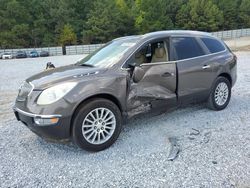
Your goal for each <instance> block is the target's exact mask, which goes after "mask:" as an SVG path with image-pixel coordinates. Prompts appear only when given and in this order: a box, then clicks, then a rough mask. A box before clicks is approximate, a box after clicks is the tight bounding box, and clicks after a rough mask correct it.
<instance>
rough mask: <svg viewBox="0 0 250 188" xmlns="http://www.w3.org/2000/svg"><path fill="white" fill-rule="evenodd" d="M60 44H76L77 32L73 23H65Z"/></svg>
mask: <svg viewBox="0 0 250 188" xmlns="http://www.w3.org/2000/svg"><path fill="white" fill-rule="evenodd" d="M59 44H61V45H62V46H66V45H72V44H76V34H75V32H74V30H73V28H72V26H71V25H69V24H66V25H64V27H63V29H62V31H61V34H60V37H59Z"/></svg>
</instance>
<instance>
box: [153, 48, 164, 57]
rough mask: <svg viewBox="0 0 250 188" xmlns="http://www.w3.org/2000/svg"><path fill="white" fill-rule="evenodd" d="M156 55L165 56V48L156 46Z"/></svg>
mask: <svg viewBox="0 0 250 188" xmlns="http://www.w3.org/2000/svg"><path fill="white" fill-rule="evenodd" d="M155 56H156V57H157V58H163V57H164V56H165V50H164V48H156V49H155Z"/></svg>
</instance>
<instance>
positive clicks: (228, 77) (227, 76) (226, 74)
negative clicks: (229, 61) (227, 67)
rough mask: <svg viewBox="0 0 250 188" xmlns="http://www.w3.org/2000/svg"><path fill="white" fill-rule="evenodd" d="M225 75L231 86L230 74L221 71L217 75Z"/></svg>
mask: <svg viewBox="0 0 250 188" xmlns="http://www.w3.org/2000/svg"><path fill="white" fill-rule="evenodd" d="M220 76H221V77H225V78H226V79H228V81H229V82H230V84H231V86H232V77H231V76H230V74H228V73H225V72H224V73H221V74H219V76H218V77H220Z"/></svg>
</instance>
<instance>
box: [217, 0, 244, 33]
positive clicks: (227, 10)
mask: <svg viewBox="0 0 250 188" xmlns="http://www.w3.org/2000/svg"><path fill="white" fill-rule="evenodd" d="M213 2H214V3H215V4H216V5H217V6H218V8H219V9H220V10H221V11H222V12H223V18H224V19H223V20H224V21H223V25H222V29H223V30H230V29H235V28H237V27H238V24H239V23H238V19H239V14H238V11H237V10H238V9H239V5H240V3H239V0H213Z"/></svg>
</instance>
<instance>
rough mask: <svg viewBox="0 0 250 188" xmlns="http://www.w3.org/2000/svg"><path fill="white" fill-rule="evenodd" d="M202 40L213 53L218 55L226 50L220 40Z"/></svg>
mask: <svg viewBox="0 0 250 188" xmlns="http://www.w3.org/2000/svg"><path fill="white" fill-rule="evenodd" d="M201 40H202V42H203V43H204V44H205V45H206V46H207V48H208V50H209V51H210V52H211V53H217V52H221V51H224V50H225V47H224V46H223V45H222V43H221V42H219V41H218V40H215V39H211V38H201Z"/></svg>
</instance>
